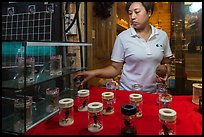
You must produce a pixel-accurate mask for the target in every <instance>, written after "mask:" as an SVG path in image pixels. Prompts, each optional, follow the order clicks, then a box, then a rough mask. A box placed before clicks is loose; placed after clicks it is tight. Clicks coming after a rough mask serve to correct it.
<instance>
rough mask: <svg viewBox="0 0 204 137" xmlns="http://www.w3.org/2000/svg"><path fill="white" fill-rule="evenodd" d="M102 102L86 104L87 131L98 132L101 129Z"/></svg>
mask: <svg viewBox="0 0 204 137" xmlns="http://www.w3.org/2000/svg"><path fill="white" fill-rule="evenodd" d="M102 111H103V104H102V103H100V102H92V103H89V104H88V131H90V132H99V131H101V130H102V129H103V113H102Z"/></svg>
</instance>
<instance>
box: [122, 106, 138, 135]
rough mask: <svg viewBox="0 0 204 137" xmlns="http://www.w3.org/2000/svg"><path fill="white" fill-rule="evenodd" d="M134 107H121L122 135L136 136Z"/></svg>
mask: <svg viewBox="0 0 204 137" xmlns="http://www.w3.org/2000/svg"><path fill="white" fill-rule="evenodd" d="M136 111H137V109H136V106H135V105H133V104H124V105H122V107H121V113H122V114H123V122H122V128H121V134H122V135H136V134H137V130H136V128H135V114H136Z"/></svg>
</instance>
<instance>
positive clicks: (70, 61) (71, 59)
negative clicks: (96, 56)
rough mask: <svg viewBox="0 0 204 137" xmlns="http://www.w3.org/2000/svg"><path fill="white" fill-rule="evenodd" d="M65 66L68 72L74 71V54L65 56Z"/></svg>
mask: <svg viewBox="0 0 204 137" xmlns="http://www.w3.org/2000/svg"><path fill="white" fill-rule="evenodd" d="M67 66H68V69H69V70H75V69H76V53H68V54H67Z"/></svg>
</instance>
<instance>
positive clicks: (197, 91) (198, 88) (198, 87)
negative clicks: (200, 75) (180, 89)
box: [192, 83, 202, 105]
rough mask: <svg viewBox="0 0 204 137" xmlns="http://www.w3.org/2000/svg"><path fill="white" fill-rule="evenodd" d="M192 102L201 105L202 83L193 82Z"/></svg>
mask: <svg viewBox="0 0 204 137" xmlns="http://www.w3.org/2000/svg"><path fill="white" fill-rule="evenodd" d="M192 86H193V96H192V102H193V103H194V104H196V105H199V96H202V83H193V85H192Z"/></svg>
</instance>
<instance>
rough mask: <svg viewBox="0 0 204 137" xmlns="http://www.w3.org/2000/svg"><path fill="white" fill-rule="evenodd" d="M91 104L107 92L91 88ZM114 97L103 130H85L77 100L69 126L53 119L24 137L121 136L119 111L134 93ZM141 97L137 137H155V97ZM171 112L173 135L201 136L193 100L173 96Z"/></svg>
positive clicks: (84, 116) (84, 117)
mask: <svg viewBox="0 0 204 137" xmlns="http://www.w3.org/2000/svg"><path fill="white" fill-rule="evenodd" d="M89 89H90V99H89V103H90V102H96V101H97V102H101V101H102V99H101V94H102V92H105V91H106V89H104V88H99V87H95V86H91V87H90V88H89ZM114 93H115V97H116V104H115V106H114V107H115V111H114V114H112V115H104V116H103V130H102V131H100V132H97V133H91V132H89V131H88V129H87V123H88V112H78V111H77V99H75V100H74V103H75V105H74V123H73V124H72V125H70V126H66V127H61V126H59V122H58V120H59V117H58V115H55V116H54V117H52V118H50V119H48V120H45V121H43V122H42V123H40V124H38V125H36V126H35V127H33V128H32V129H30V130H28V131H27V132H26V133H25V134H26V135H120V132H121V124H122V123H121V122H122V114H121V112H120V108H121V106H122V104H127V103H129V94H131V93H133V92H130V91H125V90H116V91H114ZM141 94H142V96H143V116H142V117H141V118H137V119H136V129H137V134H138V135H158V133H159V130H160V123H159V118H158V111H159V108H160V107H159V106H157V105H156V103H155V102H156V99H157V94H149V93H141ZM171 108H172V109H174V110H175V111H176V112H177V120H176V134H177V135H202V114H200V113H199V112H198V105H196V104H193V103H192V96H189V95H187V96H186V95H185V96H181V95H180V96H173V102H172V105H171Z"/></svg>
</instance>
